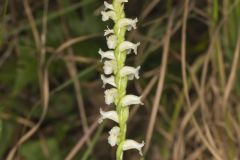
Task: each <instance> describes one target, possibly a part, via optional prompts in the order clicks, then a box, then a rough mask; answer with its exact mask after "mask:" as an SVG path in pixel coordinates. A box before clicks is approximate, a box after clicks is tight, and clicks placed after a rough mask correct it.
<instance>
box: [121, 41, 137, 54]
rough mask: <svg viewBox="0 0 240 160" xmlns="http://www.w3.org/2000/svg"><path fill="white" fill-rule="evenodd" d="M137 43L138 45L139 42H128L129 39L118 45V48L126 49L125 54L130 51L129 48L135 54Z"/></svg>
mask: <svg viewBox="0 0 240 160" xmlns="http://www.w3.org/2000/svg"><path fill="white" fill-rule="evenodd" d="M139 45H140V42H138V43H136V44H134V43H132V42H129V41H123V42H122V43H121V44H120V45H119V50H120V52H123V51H127V54H129V53H130V52H131V50H133V51H134V53H135V54H137V47H138V46H139Z"/></svg>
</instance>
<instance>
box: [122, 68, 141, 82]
mask: <svg viewBox="0 0 240 160" xmlns="http://www.w3.org/2000/svg"><path fill="white" fill-rule="evenodd" d="M140 68H141V67H140V66H138V67H137V68H134V67H129V66H124V67H123V68H122V69H121V70H120V76H122V77H124V76H128V78H129V80H133V78H134V77H135V78H136V79H139V69H140Z"/></svg>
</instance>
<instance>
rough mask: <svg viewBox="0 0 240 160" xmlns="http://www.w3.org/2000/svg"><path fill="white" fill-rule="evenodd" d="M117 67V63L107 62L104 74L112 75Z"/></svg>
mask: <svg viewBox="0 0 240 160" xmlns="http://www.w3.org/2000/svg"><path fill="white" fill-rule="evenodd" d="M116 65H117V63H116V61H115V60H110V61H105V62H104V66H103V70H104V73H105V74H107V75H109V74H112V73H113V71H114V70H115V68H116Z"/></svg>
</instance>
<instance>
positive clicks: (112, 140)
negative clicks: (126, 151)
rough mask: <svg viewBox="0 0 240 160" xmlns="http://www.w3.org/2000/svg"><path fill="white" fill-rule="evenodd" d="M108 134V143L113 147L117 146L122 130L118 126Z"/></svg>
mask: <svg viewBox="0 0 240 160" xmlns="http://www.w3.org/2000/svg"><path fill="white" fill-rule="evenodd" d="M108 133H109V137H108V143H109V144H110V145H111V146H112V147H113V146H115V145H116V144H117V141H118V136H119V134H120V128H119V127H118V126H115V127H113V128H112V129H111V130H110V131H109V132H108Z"/></svg>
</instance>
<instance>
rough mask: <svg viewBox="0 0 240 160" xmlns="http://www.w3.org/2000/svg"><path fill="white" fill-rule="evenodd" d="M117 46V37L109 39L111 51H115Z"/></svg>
mask: <svg viewBox="0 0 240 160" xmlns="http://www.w3.org/2000/svg"><path fill="white" fill-rule="evenodd" d="M116 45H117V36H116V35H111V36H109V37H107V46H108V48H109V49H114V48H115V47H116Z"/></svg>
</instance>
